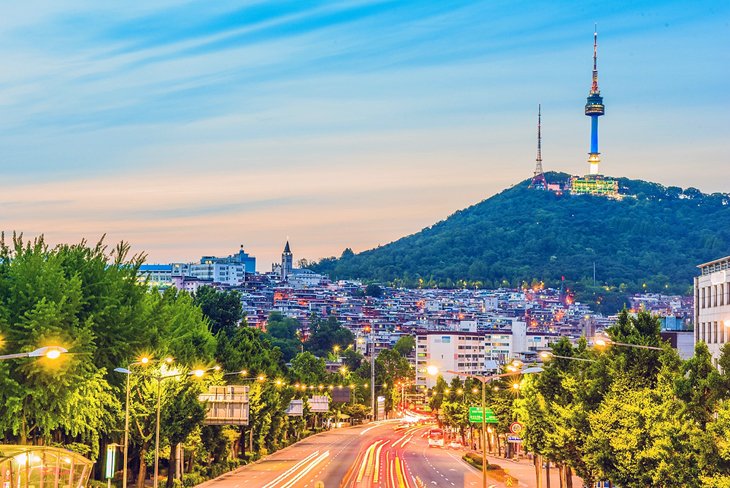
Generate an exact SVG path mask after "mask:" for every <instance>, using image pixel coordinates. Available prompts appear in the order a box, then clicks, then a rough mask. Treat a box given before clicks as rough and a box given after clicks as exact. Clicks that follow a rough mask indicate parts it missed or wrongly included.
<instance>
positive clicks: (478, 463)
mask: <svg viewBox="0 0 730 488" xmlns="http://www.w3.org/2000/svg"><path fill="white" fill-rule="evenodd" d="M461 459H463V460H464V461H466V462H467V463H469V464H471V465H472V466H474V467H475V468H478V469H482V456H480V455H479V454H477V453H476V452H467V453H466V454H464V456H462V458H461ZM487 463H489V461H487ZM501 469H502V467H501V466H500V465H498V464H487V471H496V470H501Z"/></svg>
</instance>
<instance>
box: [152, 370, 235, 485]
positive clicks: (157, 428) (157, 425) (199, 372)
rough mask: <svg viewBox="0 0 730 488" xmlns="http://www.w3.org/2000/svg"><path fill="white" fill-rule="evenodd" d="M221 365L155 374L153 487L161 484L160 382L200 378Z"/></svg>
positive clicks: (171, 447)
mask: <svg viewBox="0 0 730 488" xmlns="http://www.w3.org/2000/svg"><path fill="white" fill-rule="evenodd" d="M166 362H167V363H168V364H169V363H170V362H171V361H169V360H166ZM220 369H221V367H220V366H214V367H212V368H208V369H195V370H193V371H190V372H189V373H176V374H167V375H162V374H160V375H159V376H155V379H156V380H157V421H156V422H155V477H154V480H153V482H152V486H153V488H158V485H159V474H160V405H161V403H162V395H161V393H160V383H162V380H163V379H165V378H174V377H176V376H184V375H189V376H195V377H197V378H200V377H201V376H203V375H204V374H205V373H207V372H208V371H220ZM170 449H173V446H170Z"/></svg>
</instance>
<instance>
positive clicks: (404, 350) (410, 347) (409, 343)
mask: <svg viewBox="0 0 730 488" xmlns="http://www.w3.org/2000/svg"><path fill="white" fill-rule="evenodd" d="M393 350H395V352H397V353H398V354H400V355H401V356H403V357H404V358H407V357H409V356H410V355H411V354H413V351H415V350H416V338H415V337H413V336H412V335H407V336H403V337H401V338H400V339H398V342H396V343H395V346H393Z"/></svg>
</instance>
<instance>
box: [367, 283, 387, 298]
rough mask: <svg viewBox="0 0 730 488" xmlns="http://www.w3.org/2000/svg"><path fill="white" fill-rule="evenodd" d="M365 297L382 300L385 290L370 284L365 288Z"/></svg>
mask: <svg viewBox="0 0 730 488" xmlns="http://www.w3.org/2000/svg"><path fill="white" fill-rule="evenodd" d="M365 295H366V296H369V297H373V298H381V297H382V296H383V289H382V288H381V287H380V286H379V285H376V284H369V285H367V286H366V287H365Z"/></svg>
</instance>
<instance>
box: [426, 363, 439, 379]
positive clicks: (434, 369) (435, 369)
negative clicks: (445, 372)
mask: <svg viewBox="0 0 730 488" xmlns="http://www.w3.org/2000/svg"><path fill="white" fill-rule="evenodd" d="M426 373H428V374H429V375H430V376H436V375H437V374H439V369H438V366H434V365H433V364H430V365H428V366H426Z"/></svg>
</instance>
